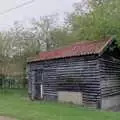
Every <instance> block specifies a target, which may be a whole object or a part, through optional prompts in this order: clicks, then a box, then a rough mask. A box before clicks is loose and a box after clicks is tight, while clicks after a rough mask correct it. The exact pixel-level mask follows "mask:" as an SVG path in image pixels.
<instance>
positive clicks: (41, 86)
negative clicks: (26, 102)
mask: <svg viewBox="0 0 120 120" xmlns="http://www.w3.org/2000/svg"><path fill="white" fill-rule="evenodd" d="M40 88H41V95H40V97H41V99H43V85H42V84H41V85H40Z"/></svg>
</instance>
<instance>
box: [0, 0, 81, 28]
mask: <svg viewBox="0 0 120 120" xmlns="http://www.w3.org/2000/svg"><path fill="white" fill-rule="evenodd" d="M27 1H31V0H0V13H1V12H3V11H6V10H8V9H10V8H13V7H15V6H17V5H20V4H22V3H24V2H27ZM78 1H80V0H35V2H33V3H31V4H29V5H26V6H24V7H22V8H18V9H16V10H13V11H11V12H9V13H6V14H4V15H0V30H4V29H6V28H9V27H10V26H12V24H13V22H14V21H24V22H26V21H28V20H29V19H31V18H33V17H34V18H36V19H38V18H39V17H40V16H44V15H50V14H54V13H56V12H57V13H59V14H60V15H61V16H62V17H63V14H64V12H71V11H72V10H73V7H72V5H73V3H75V2H78Z"/></svg>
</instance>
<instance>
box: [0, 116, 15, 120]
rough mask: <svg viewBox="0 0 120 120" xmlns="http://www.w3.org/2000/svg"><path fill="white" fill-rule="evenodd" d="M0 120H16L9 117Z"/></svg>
mask: <svg viewBox="0 0 120 120" xmlns="http://www.w3.org/2000/svg"><path fill="white" fill-rule="evenodd" d="M0 120H16V119H13V118H10V117H5V116H0Z"/></svg>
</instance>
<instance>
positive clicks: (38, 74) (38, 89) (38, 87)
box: [34, 70, 43, 99]
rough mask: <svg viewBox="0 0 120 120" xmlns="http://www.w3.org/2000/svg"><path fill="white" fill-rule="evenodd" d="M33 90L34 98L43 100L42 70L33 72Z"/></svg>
mask: <svg viewBox="0 0 120 120" xmlns="http://www.w3.org/2000/svg"><path fill="white" fill-rule="evenodd" d="M34 89H35V95H34V98H35V99H43V71H42V70H36V71H35V82H34Z"/></svg>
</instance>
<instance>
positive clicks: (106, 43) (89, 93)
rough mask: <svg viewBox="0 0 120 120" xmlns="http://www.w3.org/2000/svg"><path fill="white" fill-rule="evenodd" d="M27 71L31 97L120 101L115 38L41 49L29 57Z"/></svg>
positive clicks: (93, 103)
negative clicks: (52, 49)
mask: <svg viewBox="0 0 120 120" xmlns="http://www.w3.org/2000/svg"><path fill="white" fill-rule="evenodd" d="M27 73H28V80H29V95H30V97H31V99H42V100H56V101H62V102H73V103H76V104H82V105H85V106H90V107H95V108H100V109H108V108H113V107H115V106H118V105H120V50H119V48H118V46H117V44H116V40H115V39H113V38H109V39H104V40H101V41H85V42H78V43H76V44H73V45H71V46H66V47H64V48H61V49H56V50H54V51H49V52H41V53H40V54H39V55H37V56H36V57H34V58H32V59H29V60H28V64H27Z"/></svg>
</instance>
